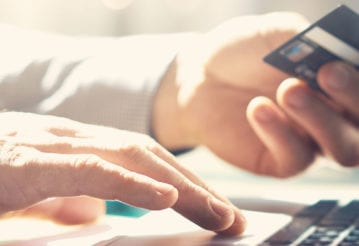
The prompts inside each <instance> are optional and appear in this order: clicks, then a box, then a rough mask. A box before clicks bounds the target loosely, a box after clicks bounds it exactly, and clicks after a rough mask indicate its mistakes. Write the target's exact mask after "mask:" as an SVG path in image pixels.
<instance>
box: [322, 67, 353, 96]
mask: <svg viewBox="0 0 359 246" xmlns="http://www.w3.org/2000/svg"><path fill="white" fill-rule="evenodd" d="M327 76H328V77H327V81H325V83H326V84H327V85H328V86H329V87H330V88H332V89H336V90H341V89H344V88H345V87H346V86H347V85H348V84H349V81H350V71H349V70H348V68H347V67H346V66H345V65H344V64H341V63H335V64H333V66H332V69H330V70H329V72H328V75H327Z"/></svg>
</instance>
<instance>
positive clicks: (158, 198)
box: [145, 183, 178, 210]
mask: <svg viewBox="0 0 359 246" xmlns="http://www.w3.org/2000/svg"><path fill="white" fill-rule="evenodd" d="M155 187H156V195H155V197H152V198H151V200H152V201H151V202H149V203H148V202H147V204H146V205H145V208H147V209H151V210H162V209H166V208H170V207H172V206H173V205H174V204H175V203H176V202H177V200H178V190H177V189H176V188H175V187H174V186H172V185H170V184H166V183H158V184H156V185H155Z"/></svg>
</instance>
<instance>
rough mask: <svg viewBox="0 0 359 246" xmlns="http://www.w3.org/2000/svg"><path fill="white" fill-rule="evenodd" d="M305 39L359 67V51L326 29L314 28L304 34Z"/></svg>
mask: <svg viewBox="0 0 359 246" xmlns="http://www.w3.org/2000/svg"><path fill="white" fill-rule="evenodd" d="M304 37H305V38H307V39H309V40H311V41H312V42H314V43H316V44H318V45H319V46H321V47H322V48H324V49H326V50H327V51H328V52H330V53H332V54H334V55H336V56H338V57H340V58H342V59H343V60H344V61H346V62H349V63H351V64H353V65H355V66H359V51H358V50H357V49H355V48H353V47H352V46H350V45H349V44H347V43H345V42H344V41H343V40H341V39H339V38H337V37H336V36H334V35H332V34H331V33H329V32H327V31H325V30H324V29H322V28H320V27H318V26H316V27H313V28H312V29H310V30H309V31H308V32H306V33H305V34H304Z"/></svg>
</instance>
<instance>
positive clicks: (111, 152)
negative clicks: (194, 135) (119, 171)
mask: <svg viewBox="0 0 359 246" xmlns="http://www.w3.org/2000/svg"><path fill="white" fill-rule="evenodd" d="M26 141H27V142H26ZM26 141H25V140H22V141H21V142H22V144H24V145H31V146H32V147H36V148H39V149H40V150H41V151H45V152H53V151H56V152H57V151H60V152H63V153H67V154H72V155H74V154H76V155H79V154H90V153H92V154H94V155H96V156H98V157H99V158H101V159H103V160H106V161H109V162H111V163H117V164H118V165H119V166H121V167H123V168H125V169H126V170H130V171H132V172H134V173H138V174H142V175H145V176H148V177H151V178H152V179H154V180H157V181H160V182H163V183H167V184H170V185H172V186H173V187H175V188H176V189H177V190H178V195H179V197H178V201H177V203H176V204H175V206H174V209H175V210H177V211H178V212H179V213H181V214H182V215H184V216H185V217H187V218H188V219H190V220H192V221H194V222H195V223H197V224H199V225H201V226H202V227H204V228H206V229H211V230H217V231H219V230H224V229H226V228H228V227H229V226H230V225H231V224H233V221H234V220H235V221H236V222H237V223H241V226H242V227H243V224H244V223H243V220H244V219H243V216H241V217H240V216H239V214H240V213H239V211H238V210H234V209H233V207H232V206H230V205H228V204H226V202H227V203H228V201H225V199H224V198H221V199H218V197H219V196H217V197H216V195H213V194H212V193H211V192H210V191H208V187H206V185H205V184H204V182H203V181H201V180H200V178H198V177H196V176H195V175H194V174H193V173H191V172H190V171H188V170H185V169H184V168H183V167H181V166H180V165H179V164H178V163H177V162H176V161H174V158H173V157H169V155H168V154H165V150H164V149H163V148H161V147H159V145H158V144H157V143H155V142H154V141H152V145H151V144H148V147H147V148H145V147H140V146H137V145H130V146H121V144H117V143H116V142H114V143H112V144H111V143H109V142H107V143H106V144H103V143H99V142H95V143H94V141H91V140H86V139H77V138H63V137H62V138H60V140H57V138H55V139H54V140H52V141H46V142H45V143H41V142H40V143H31V142H30V143H28V141H29V140H26ZM49 142H50V144H49ZM97 145H98V146H97ZM119 146H120V147H119ZM154 152H156V154H155V153H154ZM167 161H169V162H171V163H172V164H173V165H171V164H170V163H168V162H167ZM128 193H131V192H130V191H128ZM224 201H225V202H224ZM234 213H235V214H236V216H234ZM235 217H236V218H235ZM240 219H241V220H240ZM237 229H238V230H237V231H239V230H240V229H239V226H237Z"/></svg>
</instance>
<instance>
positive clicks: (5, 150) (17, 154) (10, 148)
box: [0, 142, 31, 166]
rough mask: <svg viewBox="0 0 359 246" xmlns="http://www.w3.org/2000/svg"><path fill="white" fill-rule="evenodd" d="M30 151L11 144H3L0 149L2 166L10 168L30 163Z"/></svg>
mask: <svg viewBox="0 0 359 246" xmlns="http://www.w3.org/2000/svg"><path fill="white" fill-rule="evenodd" d="M30 151H31V150H30V149H29V148H27V147H24V146H19V145H18V144H16V143H13V142H6V143H3V144H2V146H1V147H0V156H1V162H2V164H7V165H10V166H24V165H26V164H29V163H31V158H29V157H30V156H31V155H29V154H28V153H29V152H30Z"/></svg>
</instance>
